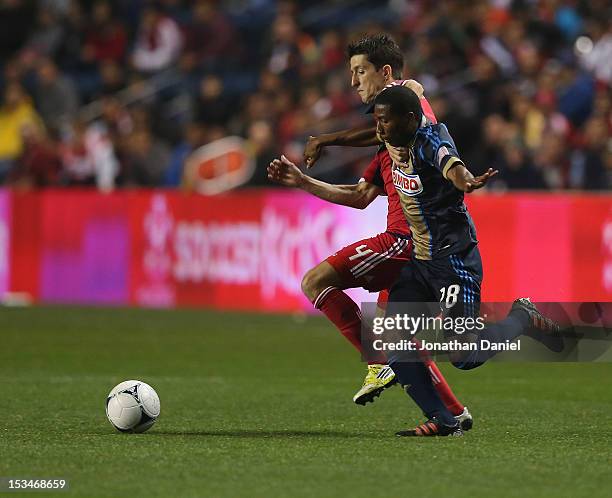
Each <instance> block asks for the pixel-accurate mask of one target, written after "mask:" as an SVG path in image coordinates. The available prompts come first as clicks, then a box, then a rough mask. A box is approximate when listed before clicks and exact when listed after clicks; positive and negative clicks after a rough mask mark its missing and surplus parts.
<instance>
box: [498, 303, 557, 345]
mask: <svg viewBox="0 0 612 498" xmlns="http://www.w3.org/2000/svg"><path fill="white" fill-rule="evenodd" d="M514 310H523V311H525V312H526V313H527V314H528V315H529V320H530V322H531V326H530V327H529V329H527V331H526V332H525V335H526V336H528V337H531V338H532V339H535V340H536V341H538V342H541V343H542V344H544V346H546V347H547V348H548V349H550V350H551V351H553V352H555V353H560V352H561V351H563V346H564V344H563V337H561V333H560V332H561V329H560V327H559V325H557V324H556V323H555V322H554V321H553V320H551V319H550V318H548V317H545V316H544V315H543V314H542V313H540V312H539V311H538V309H537V308H536V307H535V304H533V303H532V302H531V301H530V299H529V298H528V297H521V298H519V299H517V300H516V301H514V302H513V303H512V309H511V310H510V311H514Z"/></svg>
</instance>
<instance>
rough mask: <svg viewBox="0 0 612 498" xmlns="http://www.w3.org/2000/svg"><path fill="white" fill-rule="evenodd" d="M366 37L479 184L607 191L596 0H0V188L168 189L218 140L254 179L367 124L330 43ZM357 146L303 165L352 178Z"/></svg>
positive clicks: (604, 82)
mask: <svg viewBox="0 0 612 498" xmlns="http://www.w3.org/2000/svg"><path fill="white" fill-rule="evenodd" d="M380 31H386V32H389V33H391V34H392V35H393V36H394V38H395V39H396V40H397V41H398V43H399V44H400V46H401V47H402V49H403V53H404V54H405V59H406V64H405V67H404V77H410V78H414V79H417V80H418V81H420V82H421V83H422V84H423V85H424V87H425V95H426V96H427V97H428V98H429V100H430V102H431V104H432V107H433V109H434V111H435V112H436V114H437V116H438V119H439V120H440V121H443V122H445V123H446V124H447V126H448V128H449V130H450V132H451V134H452V135H453V136H454V138H455V141H456V142H457V146H458V148H459V151H460V152H461V154H462V156H463V158H464V160H465V162H466V164H467V165H468V167H469V168H470V169H472V170H473V171H474V172H475V173H478V172H481V171H483V170H485V169H486V168H488V167H494V168H498V169H499V170H500V175H499V176H498V177H497V178H496V180H495V182H493V184H492V185H491V186H490V188H491V189H497V190H505V189H593V190H602V189H609V188H610V186H611V178H612V138H611V137H612V133H611V131H612V90H611V88H612V4H610V2H609V1H608V0H588V1H578V0H575V1H571V0H541V1H536V0H523V1H511V0H484V1H483V0H474V1H444V0H442V1H435V0H430V1H428V0H414V1H410V0H388V1H382V0H367V1H360V0H356V1H349V0H327V1H317V0H310V1H293V2H291V1H278V2H277V1H272V0H228V1H215V0H193V1H186V0H185V1H181V0H159V1H156V2H151V1H145V0H98V1H93V2H89V1H88V2H84V1H83V2H78V1H74V0H39V1H37V2H33V1H29V0H2V1H0V70H1V73H0V85H1V88H2V101H1V107H0V185H2V184H5V185H6V184H9V185H12V186H15V187H20V186H21V187H29V186H34V187H36V186H40V187H42V186H57V185H86V186H97V187H98V188H100V189H103V190H110V189H113V188H119V187H128V186H167V187H178V186H180V185H181V184H182V182H183V168H184V163H185V158H186V157H187V156H188V155H189V154H190V153H191V152H192V151H193V150H195V149H196V148H198V147H200V146H201V145H204V144H207V143H210V142H212V141H215V140H217V139H219V138H222V137H225V136H228V135H238V136H242V137H244V138H245V139H246V140H247V144H248V148H249V150H250V151H251V153H252V154H253V156H254V157H255V158H256V168H255V174H254V176H253V178H252V179H251V181H250V183H249V185H268V183H267V181H266V177H265V176H266V173H265V167H266V166H267V164H268V163H269V161H270V160H271V159H272V158H274V157H277V156H278V155H279V154H281V153H284V154H286V155H288V156H289V157H291V158H294V159H296V160H300V159H301V154H302V150H303V146H304V143H305V141H306V139H307V137H308V136H309V135H316V134H319V133H322V132H328V131H333V130H338V129H344V128H347V127H352V126H356V125H360V124H361V123H365V122H366V120H368V119H371V118H370V117H369V116H367V115H365V114H364V108H363V105H362V104H361V103H360V101H359V99H358V98H357V96H356V95H355V92H354V91H353V90H352V89H351V88H350V77H349V71H348V66H347V60H346V55H345V47H346V45H347V43H348V42H349V41H351V40H353V39H356V38H359V37H360V36H361V35H363V34H364V33H376V32H380ZM371 156H372V151H371V150H368V149H366V150H363V149H362V150H359V151H353V150H351V151H348V150H346V149H340V148H332V149H330V151H329V152H328V153H327V154H326V155H325V156H324V158H323V159H322V160H321V161H320V164H318V165H317V166H315V168H314V169H313V170H312V172H313V174H315V175H316V174H318V175H320V177H322V178H324V179H326V180H328V181H332V182H336V183H337V182H343V183H346V182H351V183H352V182H354V181H355V180H356V179H358V178H359V177H360V174H361V172H362V171H363V169H364V167H365V165H366V164H367V162H368V161H369V158H370V157H371Z"/></svg>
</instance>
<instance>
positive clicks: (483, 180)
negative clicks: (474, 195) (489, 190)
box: [465, 168, 499, 194]
mask: <svg viewBox="0 0 612 498" xmlns="http://www.w3.org/2000/svg"><path fill="white" fill-rule="evenodd" d="M497 173H499V170H496V169H495V170H494V169H493V168H489V169H488V170H487V171H485V172H484V173H483V174H482V175H480V176H475V177H474V178H472V179H471V180H469V181H467V182H466V184H465V192H467V193H468V194H469V193H470V192H473V191H474V190H476V189H479V188H482V187H484V186H485V185H486V184H487V182H488V181H489V180H490V179H491V178H493V177H494V176H495V175H496V174H497Z"/></svg>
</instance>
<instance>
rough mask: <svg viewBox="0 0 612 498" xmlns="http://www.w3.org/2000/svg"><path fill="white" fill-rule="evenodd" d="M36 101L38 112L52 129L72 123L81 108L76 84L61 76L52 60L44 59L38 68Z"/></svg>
mask: <svg viewBox="0 0 612 498" xmlns="http://www.w3.org/2000/svg"><path fill="white" fill-rule="evenodd" d="M37 76H38V79H37V82H36V92H35V99H36V104H37V107H38V110H39V111H40V114H41V116H42V118H43V120H44V121H45V123H46V124H47V125H48V126H50V127H51V128H58V127H59V126H60V125H61V124H62V123H64V122H66V121H71V120H72V118H73V117H74V115H75V114H76V112H77V109H78V107H79V95H78V94H77V90H76V88H75V86H74V83H73V82H72V80H70V79H69V78H66V77H65V76H64V75H62V74H60V72H59V71H58V69H57V66H56V65H55V64H54V63H53V61H51V60H50V59H43V60H42V61H41V62H40V63H39V64H38V67H37Z"/></svg>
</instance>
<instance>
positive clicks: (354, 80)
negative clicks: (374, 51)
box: [350, 54, 391, 104]
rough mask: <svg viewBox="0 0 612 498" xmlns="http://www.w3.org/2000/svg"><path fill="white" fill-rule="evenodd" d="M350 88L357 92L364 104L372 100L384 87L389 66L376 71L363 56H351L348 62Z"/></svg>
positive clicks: (365, 56) (366, 57)
mask: <svg viewBox="0 0 612 498" xmlns="http://www.w3.org/2000/svg"><path fill="white" fill-rule="evenodd" d="M350 68H351V86H352V87H353V88H354V89H355V90H357V93H358V94H359V97H361V101H362V102H363V103H364V104H367V103H368V102H371V101H372V100H374V97H376V95H378V93H379V92H380V91H381V90H382V89H383V88H384V87H385V85H386V84H387V83H388V82H387V73H390V70H391V68H390V66H383V67H381V68H380V69H379V70H378V71H377V70H376V67H374V64H372V63H371V62H370V61H369V60H368V56H367V55H364V54H359V55H353V57H351V60H350Z"/></svg>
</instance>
